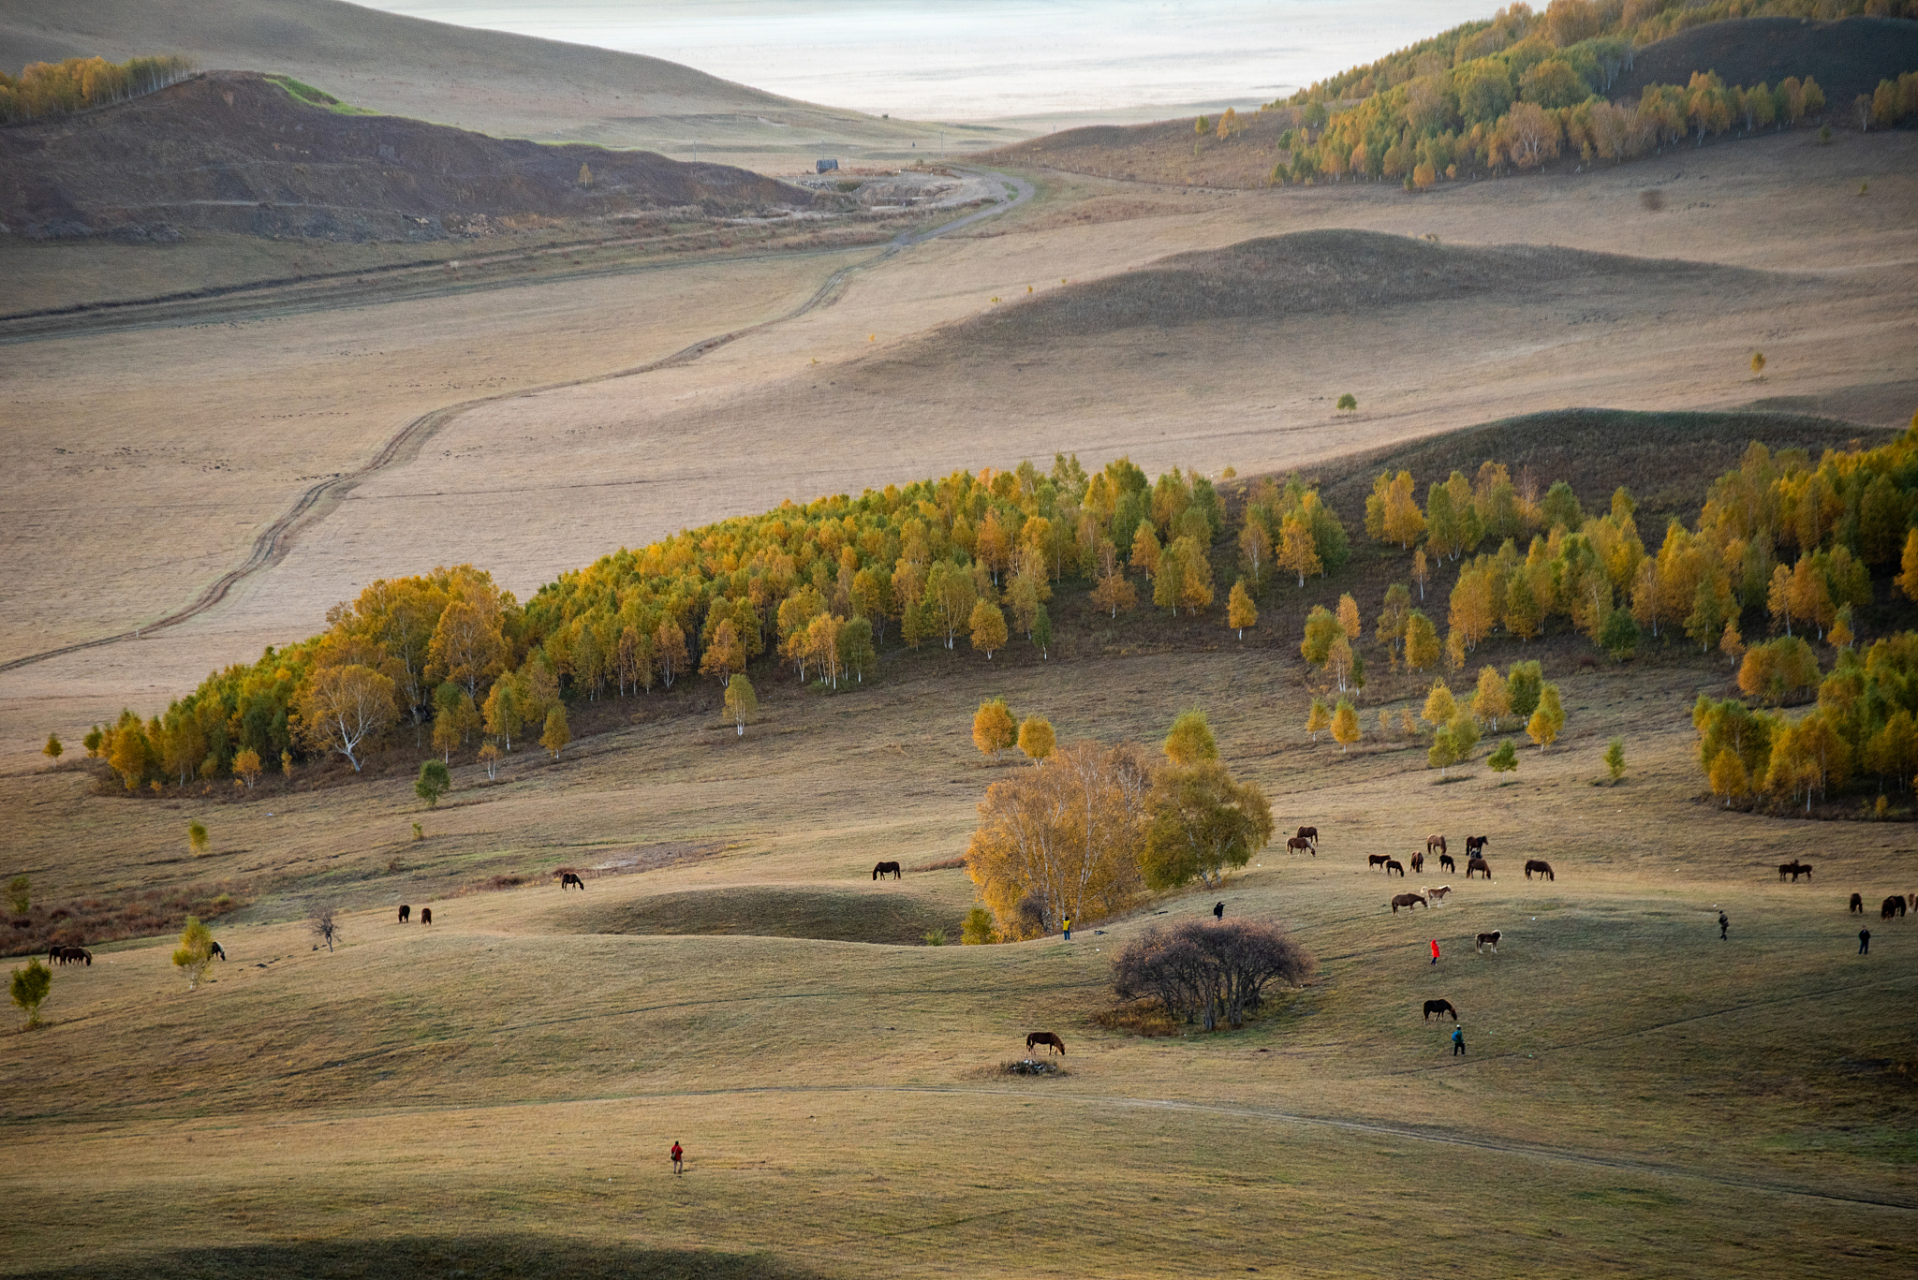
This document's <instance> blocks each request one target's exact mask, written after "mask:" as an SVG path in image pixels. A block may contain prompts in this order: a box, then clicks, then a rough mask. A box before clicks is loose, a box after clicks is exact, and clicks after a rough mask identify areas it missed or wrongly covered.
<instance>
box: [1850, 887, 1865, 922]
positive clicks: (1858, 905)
mask: <svg viewBox="0 0 1918 1280" xmlns="http://www.w3.org/2000/svg"><path fill="white" fill-rule="evenodd" d="M1851 914H1852V915H1855V916H1862V915H1864V914H1865V897H1864V895H1863V894H1860V893H1854V894H1852V895H1851Z"/></svg>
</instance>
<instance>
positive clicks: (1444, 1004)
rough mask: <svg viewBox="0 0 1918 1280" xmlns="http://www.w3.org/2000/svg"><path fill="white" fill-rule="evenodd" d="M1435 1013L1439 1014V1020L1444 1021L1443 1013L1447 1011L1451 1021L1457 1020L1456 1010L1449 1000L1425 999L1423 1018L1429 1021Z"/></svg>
mask: <svg viewBox="0 0 1918 1280" xmlns="http://www.w3.org/2000/svg"><path fill="white" fill-rule="evenodd" d="M1435 1013H1436V1014H1437V1015H1438V1016H1439V1021H1440V1022H1443V1021H1445V1015H1446V1014H1448V1013H1449V1014H1451V1015H1452V1021H1454V1022H1457V1021H1458V1010H1457V1009H1454V1008H1453V1007H1452V1002H1451V1001H1450V1000H1427V1001H1426V1002H1425V1020H1426V1021H1427V1022H1430V1021H1431V1020H1432V1015H1433V1014H1435Z"/></svg>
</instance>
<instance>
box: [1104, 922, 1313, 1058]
mask: <svg viewBox="0 0 1918 1280" xmlns="http://www.w3.org/2000/svg"><path fill="white" fill-rule="evenodd" d="M1315 968H1316V962H1315V961H1314V960H1313V959H1312V957H1311V955H1310V954H1309V953H1307V952H1306V950H1305V949H1304V948H1303V947H1301V946H1300V945H1299V944H1298V943H1297V942H1295V941H1293V939H1292V935H1291V934H1289V933H1287V932H1286V931H1285V930H1283V929H1281V928H1279V927H1278V926H1277V925H1273V924H1263V923H1260V922H1257V921H1252V920H1231V921H1221V922H1218V923H1209V922H1205V921H1200V920H1191V921H1187V922H1185V923H1183V924H1177V925H1173V926H1171V927H1170V928H1166V927H1163V926H1161V927H1155V928H1152V929H1149V930H1147V931H1146V933H1144V934H1143V935H1142V936H1140V937H1139V938H1138V939H1136V940H1135V941H1134V942H1132V943H1131V944H1130V945H1129V946H1127V947H1126V948H1125V949H1124V950H1123V951H1121V952H1120V953H1119V954H1118V955H1117V956H1115V957H1113V961H1112V985H1113V987H1114V988H1116V989H1117V991H1118V993H1119V997H1120V999H1123V1000H1137V999H1142V998H1150V999H1156V1000H1158V1001H1159V1002H1160V1003H1161V1004H1162V1005H1164V1006H1165V1009H1166V1012H1167V1013H1169V1014H1171V1015H1172V1016H1173V1017H1175V1018H1183V1019H1184V1020H1185V1021H1186V1022H1187V1023H1190V1022H1192V1021H1193V1020H1194V1019H1195V1018H1196V1019H1199V1020H1201V1021H1202V1022H1203V1024H1204V1026H1205V1029H1206V1030H1207V1031H1214V1030H1217V1029H1218V1025H1219V1022H1220V1021H1221V1020H1222V1019H1223V1020H1224V1021H1225V1022H1226V1023H1228V1024H1229V1025H1231V1026H1234V1027H1237V1026H1241V1025H1243V1024H1244V1022H1245V1018H1246V1015H1247V1014H1249V1013H1254V1012H1257V1010H1258V1008H1259V1005H1260V1003H1261V1002H1262V1001H1263V999H1264V994H1265V989H1266V987H1268V986H1269V985H1271V984H1272V983H1274V982H1278V983H1281V984H1283V985H1285V986H1298V985H1299V984H1300V983H1302V982H1304V981H1305V979H1306V978H1308V977H1310V976H1311V974H1312V972H1313V970H1314V969H1315Z"/></svg>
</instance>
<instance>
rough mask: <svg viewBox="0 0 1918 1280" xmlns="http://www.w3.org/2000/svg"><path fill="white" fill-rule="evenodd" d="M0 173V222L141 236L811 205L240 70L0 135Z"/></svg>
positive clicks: (706, 172)
mask: <svg viewBox="0 0 1918 1280" xmlns="http://www.w3.org/2000/svg"><path fill="white" fill-rule="evenodd" d="M582 166H584V170H582ZM0 170H4V171H5V172H6V173H7V174H8V175H9V177H10V178H11V181H10V182H9V183H7V184H6V187H5V189H4V190H0V222H4V223H6V224H7V225H8V226H9V227H10V228H11V229H12V230H13V231H14V232H15V233H16V234H24V235H27V236H29V237H32V238H36V239H66V238H72V237H77V236H85V235H98V234H110V235H116V236H120V237H122V238H133V239H145V238H150V237H151V235H152V231H151V229H152V228H156V227H178V226H192V227H203V228H210V229H218V230H224V231H238V232H244V233H249V234H254V235H272V236H287V235H291V236H305V237H313V238H321V239H330V240H368V239H380V240H394V239H416V240H417V239H437V238H439V237H441V236H443V235H445V234H447V233H448V232H459V231H469V230H482V229H490V228H489V227H488V224H489V223H490V222H492V221H494V220H498V221H500V222H502V223H505V224H507V225H510V224H511V221H512V220H513V219H525V218H535V219H537V218H555V219H571V218H582V217H594V216H603V215H607V214H616V213H624V212H628V211H663V210H669V209H681V210H690V211H694V212H699V213H704V214H710V215H718V214H725V213H732V212H738V211H741V210H746V209H755V208H764V207H770V206H775V205H787V206H802V205H807V204H809V203H810V202H811V200H812V196H811V195H810V193H808V192H805V191H802V190H800V189H799V188H797V187H791V186H788V185H786V184H784V183H780V182H776V181H773V180H772V179H770V178H763V177H761V176H759V175H758V174H754V173H748V172H747V171H746V170H744V169H735V168H732V167H731V166H728V165H717V164H686V163H682V162H680V161H676V160H668V159H667V158H665V157H664V156H659V155H655V154H653V153H651V152H646V151H606V150H603V149H601V148H598V147H585V146H543V145H540V144H538V143H533V142H524V141H517V140H505V139H499V138H489V137H487V136H485V135H484V134H478V133H468V132H465V131H463V130H459V129H451V128H447V127H446V126H443V125H434V124H426V123H423V122H421V121H418V120H408V119H404V118H401V117H397V116H374V115H357V114H342V113H340V112H337V111H334V110H332V109H330V108H329V107H328V106H326V105H324V104H316V103H312V102H308V101H304V100H302V99H300V98H296V97H295V96H294V95H293V94H292V93H291V92H289V91H288V90H287V89H286V88H283V87H282V86H281V85H280V84H279V83H277V82H276V81H274V80H271V79H269V78H267V77H265V76H262V75H259V74H256V73H254V72H245V71H221V72H213V73H210V74H207V75H203V76H197V77H195V78H193V79H191V80H188V81H185V82H183V83H180V84H176V85H173V86H172V87H170V88H167V89H163V90H161V91H160V92H158V93H154V94H150V95H148V96H147V97H144V98H139V99H136V100H134V101H131V102H126V103H121V104H120V105H118V106H114V107H108V108H104V109H101V110H98V111H92V112H86V113H83V114H81V115H76V116H61V117H49V118H43V119H40V120H35V121H30V122H27V123H24V124H18V125H12V126H9V127H7V128H5V129H0ZM163 238H165V237H163Z"/></svg>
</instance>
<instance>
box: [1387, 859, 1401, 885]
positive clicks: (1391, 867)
mask: <svg viewBox="0 0 1918 1280" xmlns="http://www.w3.org/2000/svg"><path fill="white" fill-rule="evenodd" d="M1394 871H1396V872H1398V873H1399V879H1401V880H1403V879H1405V864H1404V863H1402V862H1400V861H1399V860H1398V859H1397V858H1387V859H1386V860H1385V874H1386V875H1388V876H1389V875H1391V874H1392V873H1393V872H1394Z"/></svg>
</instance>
